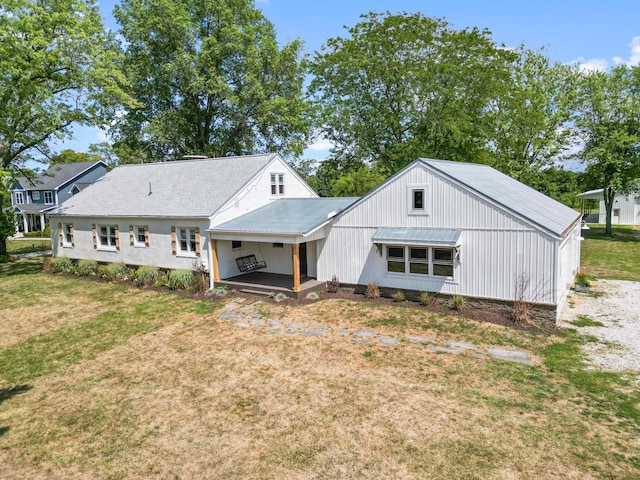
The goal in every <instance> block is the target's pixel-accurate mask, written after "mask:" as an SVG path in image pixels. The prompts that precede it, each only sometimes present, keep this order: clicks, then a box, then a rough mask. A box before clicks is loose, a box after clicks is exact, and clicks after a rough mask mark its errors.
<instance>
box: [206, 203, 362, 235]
mask: <svg viewBox="0 0 640 480" xmlns="http://www.w3.org/2000/svg"><path fill="white" fill-rule="evenodd" d="M356 200H357V198H353V197H340V198H282V199H280V200H276V201H275V202H272V203H270V204H268V205H265V206H264V207H260V208H258V209H256V210H254V211H252V212H249V213H246V214H244V215H242V216H241V217H238V218H234V219H233V220H229V221H228V222H225V223H222V224H220V225H217V226H215V227H213V228H211V229H210V231H211V232H214V233H215V232H233V233H236V232H237V233H256V234H278V235H304V234H307V233H310V232H311V231H313V230H314V229H316V228H318V227H320V226H321V225H322V224H323V223H326V222H328V221H329V220H330V219H331V218H333V216H335V215H336V214H337V213H338V212H339V211H341V210H343V209H345V208H346V207H348V206H349V205H351V204H352V203H353V202H355V201H356Z"/></svg>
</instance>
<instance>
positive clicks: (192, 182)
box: [52, 154, 277, 217]
mask: <svg viewBox="0 0 640 480" xmlns="http://www.w3.org/2000/svg"><path fill="white" fill-rule="evenodd" d="M276 157H277V154H268V155H249V156H243V157H223V158H208V159H205V160H183V161H176V162H163V163H145V164H136V165H122V166H120V167H117V168H114V169H113V170H112V171H110V172H108V173H107V174H106V175H105V176H103V177H102V178H101V179H99V180H98V181H97V182H95V183H94V184H93V185H91V186H90V187H87V188H85V189H84V190H82V191H81V192H79V193H78V194H76V195H75V196H73V197H71V198H70V199H69V200H67V201H66V202H64V203H63V204H62V205H61V206H60V207H59V208H57V209H56V210H55V211H54V212H52V215H56V214H60V215H73V216H91V217H210V216H211V215H212V214H213V213H214V212H215V211H216V210H217V209H218V208H220V207H221V206H222V205H223V204H224V203H225V202H226V201H227V200H229V198H231V197H232V196H233V195H234V194H235V193H236V192H238V190H240V189H241V188H242V187H243V186H244V185H245V184H246V183H247V182H249V181H250V180H251V179H252V178H253V177H254V176H255V175H257V174H258V173H259V172H260V171H261V170H262V169H263V168H265V167H266V166H267V165H268V164H269V163H270V162H271V161H272V160H273V159H274V158H276Z"/></svg>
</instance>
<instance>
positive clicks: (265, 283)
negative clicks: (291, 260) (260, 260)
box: [215, 271, 325, 298]
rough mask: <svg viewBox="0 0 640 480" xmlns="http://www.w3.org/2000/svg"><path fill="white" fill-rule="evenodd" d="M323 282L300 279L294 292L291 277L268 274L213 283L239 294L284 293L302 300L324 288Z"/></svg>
mask: <svg viewBox="0 0 640 480" xmlns="http://www.w3.org/2000/svg"><path fill="white" fill-rule="evenodd" d="M324 283H325V282H321V281H319V280H316V279H315V278H313V277H302V278H301V279H300V286H299V288H298V291H297V292H296V291H294V287H295V282H294V278H293V275H284V274H281V273H269V272H262V271H259V272H251V273H244V274H242V275H236V276H235V277H228V278H225V279H224V280H220V281H218V282H215V284H216V285H217V286H226V287H229V288H230V289H235V290H238V291H240V292H246V293H256V294H260V295H269V294H271V293H276V294H277V293H284V294H285V295H287V296H290V297H293V298H304V297H305V296H306V295H307V294H308V293H310V292H313V291H314V290H319V289H321V288H323V287H324Z"/></svg>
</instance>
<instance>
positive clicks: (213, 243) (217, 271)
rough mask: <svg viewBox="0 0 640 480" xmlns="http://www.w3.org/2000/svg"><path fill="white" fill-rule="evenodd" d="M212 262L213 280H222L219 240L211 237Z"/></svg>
mask: <svg viewBox="0 0 640 480" xmlns="http://www.w3.org/2000/svg"><path fill="white" fill-rule="evenodd" d="M211 263H212V271H213V281H214V282H219V281H220V267H219V266H218V241H217V240H214V239H213V238H212V239H211Z"/></svg>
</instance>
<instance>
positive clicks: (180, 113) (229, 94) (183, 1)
mask: <svg viewBox="0 0 640 480" xmlns="http://www.w3.org/2000/svg"><path fill="white" fill-rule="evenodd" d="M115 16H116V18H117V20H118V21H119V23H120V25H121V26H122V28H121V33H122V35H123V37H124V39H125V56H126V59H125V62H124V71H125V72H126V74H127V78H128V80H129V82H130V83H131V95H132V96H133V97H134V98H135V99H136V100H137V101H138V102H139V105H140V106H139V107H138V108H134V109H129V110H128V111H127V112H126V115H123V116H121V117H120V119H119V121H118V122H117V124H116V127H115V128H114V132H115V135H114V137H115V140H116V141H115V143H114V149H115V150H116V152H117V153H118V154H119V156H120V157H121V161H122V160H125V161H126V160H127V157H128V158H130V159H131V160H132V161H141V160H151V159H154V160H157V159H159V158H163V157H175V158H179V157H181V156H182V155H184V154H204V155H209V156H225V155H229V154H235V155H241V154H252V153H258V152H260V153H262V152H265V151H279V152H281V153H283V154H284V155H287V154H289V153H292V154H300V153H302V150H303V149H304V148H305V147H306V145H307V140H308V138H307V137H308V133H309V131H310V123H309V114H308V111H309V104H308V102H306V101H305V100H304V98H303V88H302V87H303V81H304V74H303V70H302V67H301V54H302V53H301V52H302V44H301V42H300V41H299V40H293V41H291V42H289V43H287V44H286V45H284V46H283V47H282V48H280V47H279V46H278V43H277V41H276V35H275V30H274V28H273V25H272V24H271V23H270V22H269V21H268V20H267V19H266V18H265V17H264V16H263V15H262V13H261V12H260V11H259V10H258V9H256V8H255V6H254V4H253V1H250V0H219V1H207V2H202V1H199V2H193V1H188V0H123V1H122V3H121V5H119V6H117V7H116V10H115ZM123 157H124V158H123Z"/></svg>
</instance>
